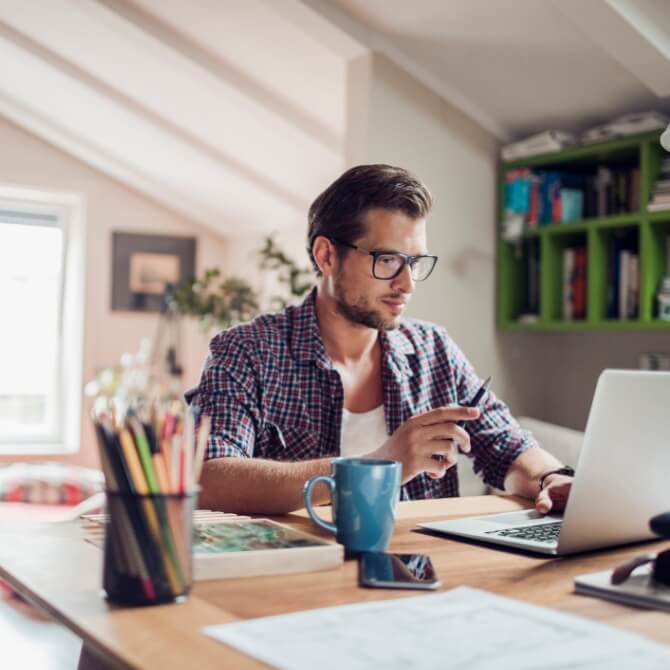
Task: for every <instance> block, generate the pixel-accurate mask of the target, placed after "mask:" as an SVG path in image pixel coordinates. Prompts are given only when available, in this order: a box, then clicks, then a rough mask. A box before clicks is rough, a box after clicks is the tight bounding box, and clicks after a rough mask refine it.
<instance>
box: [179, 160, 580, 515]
mask: <svg viewBox="0 0 670 670" xmlns="http://www.w3.org/2000/svg"><path fill="white" fill-rule="evenodd" d="M431 206H432V200H431V196H430V193H429V192H428V190H427V189H426V187H425V186H424V185H423V184H422V183H421V182H419V181H418V180H417V179H416V178H415V177H413V176H412V175H411V174H409V173H408V172H407V171H405V170H402V169H400V168H394V167H390V166H387V165H362V166H358V167H355V168H352V169H350V170H348V171H347V172H345V173H344V174H343V175H342V176H341V177H340V178H339V179H337V180H336V181H335V182H334V183H333V184H332V185H331V186H329V187H328V188H327V189H326V190H325V191H324V192H323V193H322V194H321V195H320V196H319V197H318V198H317V199H316V200H315V201H314V203H313V204H312V206H311V208H310V211H309V231H308V251H309V254H310V258H311V261H312V264H313V266H314V269H315V271H316V274H317V277H318V285H317V287H316V288H315V289H313V291H312V292H311V293H310V295H309V296H308V297H307V299H306V300H305V301H304V302H303V304H302V305H300V306H298V307H289V308H287V309H286V310H284V311H283V312H280V313H278V314H274V315H263V316H260V317H258V318H257V319H255V320H254V321H252V322H251V323H246V324H242V325H240V326H237V327H235V328H232V329H230V330H228V331H225V332H223V333H221V334H219V335H217V336H216V337H215V338H214V339H213V340H212V342H211V344H210V355H209V357H208V359H207V362H206V364H205V368H204V370H203V374H202V379H201V381H200V384H199V385H198V387H196V388H195V389H193V390H192V391H190V392H189V393H188V394H187V399H188V400H189V401H190V402H191V403H192V404H193V406H194V407H195V409H196V411H198V412H200V413H203V414H207V415H209V416H211V418H212V434H211V437H210V442H209V445H208V450H207V459H208V460H207V462H206V463H205V466H204V468H203V474H202V479H201V483H202V495H201V499H200V503H201V504H202V505H204V506H205V507H209V508H216V509H224V510H226V511H231V512H238V513H263V514H281V513H286V512H290V511H292V510H295V509H298V508H300V507H302V506H303V498H302V489H303V485H304V483H305V481H306V480H307V479H309V478H310V477H312V476H314V475H317V474H327V473H329V472H330V467H331V466H330V463H331V460H332V458H333V457H337V456H340V455H348V456H353V455H355V456H364V457H371V458H388V459H393V460H397V461H400V462H401V463H402V472H403V474H402V482H403V488H402V496H403V498H404V499H414V498H434V497H444V496H455V495H458V475H457V472H456V462H457V459H458V455H459V452H462V453H465V454H468V455H469V456H470V457H471V458H473V459H474V468H475V471H476V472H478V473H479V474H480V475H481V476H482V477H483V479H484V480H485V481H486V482H487V483H489V484H490V485H492V486H494V487H497V488H501V489H503V488H504V489H505V490H506V491H507V492H510V493H515V494H518V495H522V496H525V497H527V498H531V499H535V501H536V506H537V509H538V510H539V511H541V512H547V511H549V510H550V509H552V508H553V509H561V508H562V507H563V506H564V504H565V501H566V499H567V495H568V492H569V489H570V484H571V481H572V479H571V478H570V477H569V476H566V475H565V474H563V473H560V472H555V471H557V470H560V469H561V463H560V462H559V461H557V460H556V459H555V458H554V457H553V456H551V455H550V454H548V453H547V452H545V451H544V450H542V449H541V448H540V447H539V446H538V445H537V443H536V442H535V440H534V439H533V437H532V436H531V435H530V434H529V433H527V432H525V431H522V430H521V429H520V427H519V425H518V424H517V423H516V421H515V420H514V419H513V418H512V416H511V415H510V413H509V410H508V409H507V407H506V406H505V405H504V404H503V403H502V402H501V401H499V400H498V399H497V398H496V397H495V396H494V394H493V393H491V392H489V393H487V394H486V395H485V396H484V399H483V400H482V402H481V403H480V408H481V409H477V408H469V407H466V406H464V405H465V404H467V401H468V400H469V399H471V398H472V397H473V396H474V395H475V393H476V391H477V389H478V388H479V386H480V383H481V381H480V379H479V378H478V377H477V375H476V374H475V372H474V369H473V368H472V366H471V365H470V363H469V362H468V361H467V359H466V358H465V356H464V355H463V353H462V352H461V351H460V349H458V347H457V346H456V345H455V344H454V343H453V342H452V341H451V340H450V338H449V337H448V335H447V334H446V332H445V331H444V330H443V329H442V328H439V327H438V326H435V325H432V324H429V323H425V322H420V321H413V320H404V319H402V314H403V312H404V311H405V307H406V305H407V303H408V301H409V300H410V298H411V297H412V294H413V292H414V290H415V288H416V284H417V282H419V281H423V280H425V279H427V278H428V276H429V275H430V273H431V271H432V269H433V267H434V265H435V262H436V261H437V259H436V257H434V256H430V255H429V254H428V253H427V246H426V217H427V216H428V214H429V212H430V209H431ZM459 424H460V425H459ZM548 473H551V474H548ZM541 480H542V486H540V482H541ZM324 489H325V487H324ZM315 494H316V495H315V502H317V503H318V502H326V501H327V500H328V498H327V492H326V491H325V490H323V491H318V493H317V492H316V491H315ZM319 496H320V498H319Z"/></svg>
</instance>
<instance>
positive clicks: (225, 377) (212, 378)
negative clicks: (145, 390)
mask: <svg viewBox="0 0 670 670" xmlns="http://www.w3.org/2000/svg"><path fill="white" fill-rule="evenodd" d="M258 369H259V366H258V365H254V355H253V353H252V352H250V351H249V350H248V348H246V347H244V346H243V345H242V344H240V343H237V342H235V341H234V339H232V337H231V336H230V335H229V334H228V333H222V334H220V335H217V336H216V337H215V338H214V339H213V340H212V342H211V344H210V352H209V356H208V357H207V360H206V362H205V366H204V368H203V371H202V375H201V378H200V383H199V384H198V386H196V387H195V388H194V389H191V390H190V391H188V392H187V393H186V394H185V398H186V402H188V403H189V404H190V405H191V408H192V409H193V411H194V413H195V415H196V416H204V415H207V416H209V417H210V418H211V421H212V428H211V433H210V436H209V442H208V443H207V450H206V452H205V459H211V458H221V457H225V456H237V457H245V458H251V457H252V456H253V455H254V446H255V443H256V435H257V433H258V431H259V426H260V422H261V416H260V401H259V398H260V393H259V388H260V385H259V382H258V378H257V371H258Z"/></svg>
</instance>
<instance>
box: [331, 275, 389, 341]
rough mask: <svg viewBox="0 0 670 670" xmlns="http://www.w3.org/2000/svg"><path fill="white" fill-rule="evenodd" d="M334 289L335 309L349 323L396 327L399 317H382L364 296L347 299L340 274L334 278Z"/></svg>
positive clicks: (382, 327) (380, 328) (377, 327)
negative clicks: (353, 299) (353, 300)
mask: <svg viewBox="0 0 670 670" xmlns="http://www.w3.org/2000/svg"><path fill="white" fill-rule="evenodd" d="M334 289H335V291H334V298H335V309H336V311H337V313H338V314H340V315H341V316H343V317H344V318H345V319H347V321H349V322H350V323H353V324H355V325H357V326H365V327H366V328H372V329H374V330H394V329H395V328H397V327H398V325H399V319H397V320H396V319H387V318H384V316H383V315H382V314H381V313H380V312H379V311H377V310H376V309H374V308H373V307H372V306H371V305H370V303H369V302H368V299H367V298H366V297H364V296H359V297H358V298H357V300H356V301H355V302H349V301H347V299H346V296H345V290H344V286H343V282H342V275H341V274H340V275H338V276H337V277H336V279H335V286H334ZM389 297H391V296H389Z"/></svg>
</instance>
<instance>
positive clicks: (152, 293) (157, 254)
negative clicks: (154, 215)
mask: <svg viewBox="0 0 670 670" xmlns="http://www.w3.org/2000/svg"><path fill="white" fill-rule="evenodd" d="M195 253H196V240H195V238H194V237H178V236H171V235H170V236H168V235H145V234H137V233H124V232H113V233H112V311H123V312H161V311H162V309H163V305H164V301H165V294H166V290H168V289H169V288H170V287H174V286H176V285H177V284H179V283H180V282H181V281H183V280H184V279H187V278H189V277H194V276H195Z"/></svg>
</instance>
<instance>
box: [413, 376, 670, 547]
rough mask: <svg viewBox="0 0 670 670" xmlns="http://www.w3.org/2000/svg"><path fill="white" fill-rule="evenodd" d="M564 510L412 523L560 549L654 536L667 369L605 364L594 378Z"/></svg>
mask: <svg viewBox="0 0 670 670" xmlns="http://www.w3.org/2000/svg"><path fill="white" fill-rule="evenodd" d="M576 471H577V473H576V476H575V479H574V482H573V484H572V489H571V492H570V497H569V499H568V503H567V505H566V508H565V511H564V514H563V515H562V517H561V516H558V515H547V516H542V515H540V514H538V513H537V512H535V510H534V509H529V510H521V511H518V512H504V513H502V514H491V515H486V516H476V517H469V518H465V519H454V520H449V521H431V522H427V523H421V524H419V528H422V529H425V530H428V531H432V532H436V533H439V534H444V535H448V536H455V537H464V538H468V539H471V540H476V541H478V542H484V543H490V544H496V545H503V546H506V547H516V548H518V549H524V550H526V551H531V552H537V553H541V554H549V555H552V556H561V555H564V554H572V553H576V552H580V551H587V550H590V549H598V548H601V547H610V546H615V545H620V544H628V543H632V542H639V541H642V540H649V539H651V538H654V537H656V536H655V535H654V534H653V533H652V532H651V530H650V529H649V519H650V518H651V517H652V516H654V515H656V514H660V513H661V512H666V511H668V510H670V372H647V371H640V370H605V371H603V372H602V374H601V375H600V377H599V379H598V384H597V386H596V391H595V394H594V396H593V402H592V404H591V411H590V412H589V418H588V422H587V425H586V432H585V434H584V443H583V445H582V449H581V452H580V455H579V462H578V464H577V468H576Z"/></svg>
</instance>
